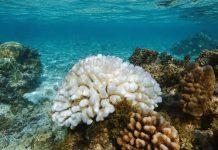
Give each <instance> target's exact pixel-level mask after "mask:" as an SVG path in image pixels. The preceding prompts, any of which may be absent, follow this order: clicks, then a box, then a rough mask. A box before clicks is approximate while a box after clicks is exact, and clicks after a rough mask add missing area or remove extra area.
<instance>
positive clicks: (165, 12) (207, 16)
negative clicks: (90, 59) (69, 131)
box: [0, 0, 218, 103]
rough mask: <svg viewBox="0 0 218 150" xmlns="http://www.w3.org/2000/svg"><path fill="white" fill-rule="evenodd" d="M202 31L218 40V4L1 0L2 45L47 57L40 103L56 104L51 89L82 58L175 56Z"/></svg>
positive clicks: (206, 0)
mask: <svg viewBox="0 0 218 150" xmlns="http://www.w3.org/2000/svg"><path fill="white" fill-rule="evenodd" d="M201 31H205V32H207V33H208V34H209V35H210V36H211V37H213V38H214V39H215V40H218V1H217V0H149V1H146V0H59V1H58V0H20V1H17V0H0V42H7V41H17V42H20V43H22V44H23V45H25V46H29V47H32V48H36V49H37V50H38V51H39V54H40V55H41V61H42V64H43V74H42V76H41V81H42V82H41V84H40V85H39V87H38V88H37V89H36V90H35V91H33V92H35V93H32V92H31V93H28V94H27V95H26V97H28V98H29V99H30V100H31V101H33V102H34V103H37V102H39V101H40V100H42V99H43V98H45V97H47V98H50V99H52V96H53V95H51V97H49V96H48V95H45V90H49V89H55V87H58V86H59V84H60V83H61V81H62V80H63V79H64V77H65V75H66V74H67V72H68V70H69V69H70V68H71V67H72V66H73V64H75V63H76V62H77V61H78V60H79V59H82V58H85V57H87V56H90V55H96V54H103V55H114V56H118V57H120V58H122V59H124V60H126V61H128V58H129V57H130V56H131V54H132V53H133V51H134V49H135V48H136V47H141V48H149V49H153V50H157V51H159V52H165V51H166V52H169V53H171V52H170V50H169V48H170V47H171V46H172V45H173V44H174V43H176V42H178V41H181V40H183V39H185V38H186V37H188V36H190V35H193V34H195V33H197V32H201ZM176 57H178V58H179V57H180V56H179V55H178V56H176ZM34 94H36V95H34ZM40 96H41V97H40ZM39 97H40V98H39Z"/></svg>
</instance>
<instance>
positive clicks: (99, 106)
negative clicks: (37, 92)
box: [52, 55, 162, 129]
mask: <svg viewBox="0 0 218 150" xmlns="http://www.w3.org/2000/svg"><path fill="white" fill-rule="evenodd" d="M160 95H161V89H160V87H159V85H158V83H157V82H156V81H155V80H154V79H153V78H152V77H151V75H150V74H149V73H148V72H146V71H144V70H143V69H142V68H141V67H136V66H133V65H132V64H129V63H127V62H123V60H122V59H120V58H117V57H113V56H102V55H97V56H91V57H88V58H86V59H84V60H80V61H79V62H78V63H77V64H75V65H74V66H73V68H72V69H71V70H70V72H69V74H68V75H67V77H66V79H65V81H64V82H63V84H62V86H61V88H60V90H59V91H58V94H57V96H56V97H55V99H54V104H53V107H52V111H53V115H52V118H53V121H54V122H56V123H57V124H58V125H60V126H67V127H70V128H71V129H74V128H75V127H76V126H77V125H78V124H79V123H80V122H83V123H86V124H88V125H89V124H91V123H92V122H93V120H94V119H95V120H96V121H103V120H104V119H105V118H106V117H108V115H109V114H111V113H113V112H114V111H115V105H116V104H117V103H119V102H121V101H123V100H124V99H125V100H127V101H129V102H131V104H132V105H133V106H136V107H139V108H141V109H142V110H144V111H149V110H153V109H154V108H155V107H157V103H159V102H161V101H162V100H161V97H160Z"/></svg>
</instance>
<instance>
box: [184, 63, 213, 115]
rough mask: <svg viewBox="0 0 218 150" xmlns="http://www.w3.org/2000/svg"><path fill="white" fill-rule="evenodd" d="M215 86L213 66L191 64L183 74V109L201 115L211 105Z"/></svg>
mask: <svg viewBox="0 0 218 150" xmlns="http://www.w3.org/2000/svg"><path fill="white" fill-rule="evenodd" d="M214 86H215V75H214V71H213V68H212V67H211V66H205V67H200V66H199V65H198V64H197V63H196V64H192V65H190V66H189V67H188V68H187V69H186V70H185V71H184V72H183V74H182V76H181V83H180V101H181V102H182V104H183V111H184V112H186V113H188V114H191V115H192V116H195V117H201V116H202V115H203V113H204V112H206V111H207V109H208V106H209V105H210V102H211V99H212V95H213V92H214Z"/></svg>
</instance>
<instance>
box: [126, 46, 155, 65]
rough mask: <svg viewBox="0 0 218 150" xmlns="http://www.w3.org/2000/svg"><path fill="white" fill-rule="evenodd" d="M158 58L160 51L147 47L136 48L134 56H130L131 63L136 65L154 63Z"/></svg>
mask: <svg viewBox="0 0 218 150" xmlns="http://www.w3.org/2000/svg"><path fill="white" fill-rule="evenodd" d="M157 58H158V52H156V51H152V50H149V49H147V48H144V49H140V48H136V49H135V51H134V53H133V54H132V56H131V57H130V58H129V61H130V63H132V64H134V65H139V66H140V65H142V64H150V63H154V62H155V61H156V60H157Z"/></svg>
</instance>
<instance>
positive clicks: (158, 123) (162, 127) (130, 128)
mask: <svg viewBox="0 0 218 150" xmlns="http://www.w3.org/2000/svg"><path fill="white" fill-rule="evenodd" d="M120 135H121V137H119V138H117V143H118V145H120V147H121V149H123V150H125V149H126V150H131V149H147V150H152V149H154V150H179V149H180V146H179V136H178V132H177V130H176V129H175V128H174V127H173V126H171V125H170V124H169V122H167V121H165V120H164V118H163V117H162V116H161V115H159V114H158V113H157V112H155V111H150V112H145V111H138V112H136V113H135V112H132V113H131V115H130V121H129V123H128V125H127V128H124V130H123V131H121V132H120Z"/></svg>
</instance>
